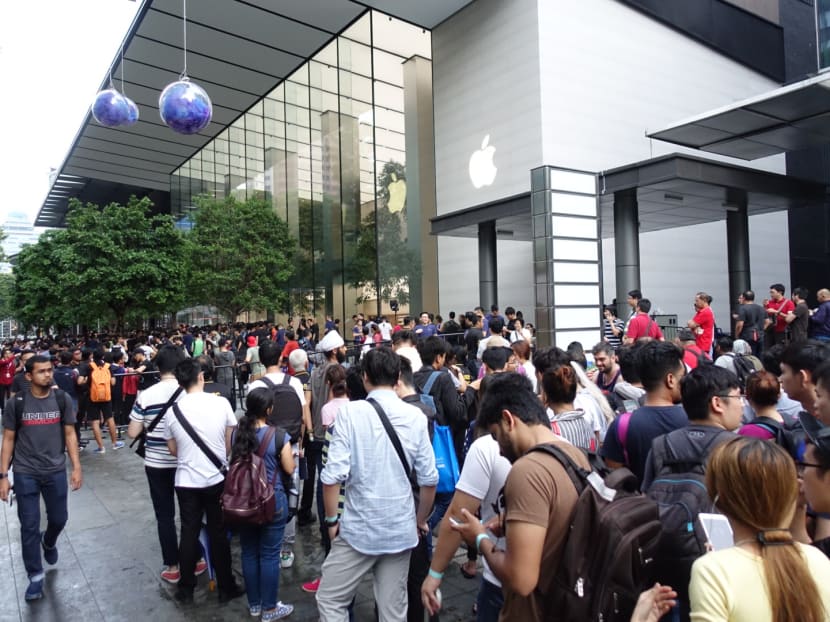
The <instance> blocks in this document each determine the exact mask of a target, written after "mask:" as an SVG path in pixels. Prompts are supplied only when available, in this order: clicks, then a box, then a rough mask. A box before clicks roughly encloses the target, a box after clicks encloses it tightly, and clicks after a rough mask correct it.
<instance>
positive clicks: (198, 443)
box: [173, 404, 228, 475]
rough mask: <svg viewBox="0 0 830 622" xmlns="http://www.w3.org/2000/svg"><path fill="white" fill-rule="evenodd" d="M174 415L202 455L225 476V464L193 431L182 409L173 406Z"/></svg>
mask: <svg viewBox="0 0 830 622" xmlns="http://www.w3.org/2000/svg"><path fill="white" fill-rule="evenodd" d="M173 414H174V415H176V420H177V421H178V422H179V423H180V424H181V426H182V428H184V431H185V432H187V435H188V436H189V437H190V438H191V439H192V440H193V442H194V443H196V446H197V447H198V448H199V449H201V450H202V453H204V454H205V456H207V458H208V460H210V461H211V462H212V463H213V466H215V467H216V468H217V469H218V470H219V472H220V473H221V474H222V475H225V474H226V473H227V472H228V469H227V467H226V466H225V463H224V462H222V461H221V460H220V459H219V458H217V457H216V454H214V453H213V452H212V451H211V449H210V448H209V447H208V446H207V445H206V444H205V441H203V440H202V437H201V436H199V434H198V433H197V432H196V430H194V429H193V426H192V425H190V422H189V421H188V420H187V419H186V418H185V416H184V414H182V410H181V408H179V405H178V404H173Z"/></svg>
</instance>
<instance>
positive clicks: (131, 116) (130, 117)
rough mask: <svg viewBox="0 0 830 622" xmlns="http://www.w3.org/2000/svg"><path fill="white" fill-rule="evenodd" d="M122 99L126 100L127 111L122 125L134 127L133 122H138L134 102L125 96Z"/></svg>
mask: <svg viewBox="0 0 830 622" xmlns="http://www.w3.org/2000/svg"><path fill="white" fill-rule="evenodd" d="M124 99H126V100H127V110H128V114H127V120H126V121H124V125H135V122H136V121H138V106H136V105H135V102H134V101H133V100H131V99H130V98H129V97H127V96H126V95H124Z"/></svg>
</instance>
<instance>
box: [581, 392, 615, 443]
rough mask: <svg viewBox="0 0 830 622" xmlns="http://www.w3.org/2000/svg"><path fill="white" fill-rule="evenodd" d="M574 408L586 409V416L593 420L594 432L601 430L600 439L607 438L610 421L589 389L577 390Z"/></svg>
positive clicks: (592, 427)
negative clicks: (606, 419)
mask: <svg viewBox="0 0 830 622" xmlns="http://www.w3.org/2000/svg"><path fill="white" fill-rule="evenodd" d="M574 408H576V409H577V410H583V411H585V418H586V419H588V421H590V422H591V429H592V430H593V431H594V432H599V439H600V441H602V440H603V439H604V438H605V432H606V431H607V430H608V423H607V422H606V421H605V415H603V414H602V409H601V408H600V407H599V404H597V401H596V400H595V399H594V396H593V395H591V394H590V393H589V392H588V390H587V389H579V390H578V391H577V392H576V398H575V399H574Z"/></svg>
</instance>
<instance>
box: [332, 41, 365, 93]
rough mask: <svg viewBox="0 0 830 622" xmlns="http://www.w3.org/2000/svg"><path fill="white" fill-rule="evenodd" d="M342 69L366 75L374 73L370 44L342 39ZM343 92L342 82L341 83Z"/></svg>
mask: <svg viewBox="0 0 830 622" xmlns="http://www.w3.org/2000/svg"><path fill="white" fill-rule="evenodd" d="M339 58H340V69H341V70H344V71H350V72H352V73H359V74H362V75H363V76H366V77H371V75H372V51H371V48H370V47H369V46H368V45H361V44H360V43H355V42H354V41H348V40H346V39H341V41H340V47H339ZM341 93H342V83H341Z"/></svg>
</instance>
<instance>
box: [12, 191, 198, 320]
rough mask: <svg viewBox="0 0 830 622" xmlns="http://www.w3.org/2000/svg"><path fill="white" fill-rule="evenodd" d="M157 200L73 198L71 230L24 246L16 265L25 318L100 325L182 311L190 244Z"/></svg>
mask: <svg viewBox="0 0 830 622" xmlns="http://www.w3.org/2000/svg"><path fill="white" fill-rule="evenodd" d="M151 206H152V203H151V201H150V200H149V199H147V198H144V199H137V198H135V197H131V198H130V200H129V201H128V203H127V205H120V204H118V203H111V204H109V205H106V206H104V207H103V208H101V207H99V206H97V205H94V204H91V203H89V204H86V205H83V204H81V203H80V202H79V201H77V200H73V201H71V202H70V205H69V212H68V215H67V218H66V223H67V227H66V229H63V230H60V231H50V232H47V233H46V234H44V235H43V236H41V238H40V240H39V241H38V243H37V244H35V245H32V246H29V247H26V248H24V249H23V250H22V251H21V253H20V255H19V256H18V265H17V266H16V268H15V271H14V272H15V277H16V279H15V288H14V297H13V298H14V305H15V309H16V315H17V317H18V318H19V319H20V320H21V321H22V322H24V323H26V324H29V325H32V324H37V325H39V326H50V325H52V326H57V327H64V326H71V325H73V324H75V323H82V324H84V323H85V324H93V323H95V322H97V321H98V320H100V319H102V318H104V319H106V318H112V319H113V320H114V322H115V325H116V329H117V330H121V329H122V328H123V327H124V324H125V321H126V320H127V319H128V318H141V317H147V316H152V315H159V314H162V313H168V312H172V311H175V310H176V309H178V308H179V306H180V305H181V304H182V302H183V300H184V298H183V287H182V285H183V275H184V274H185V270H186V265H185V260H186V253H185V251H186V248H185V245H184V244H183V236H182V234H181V232H180V231H178V230H177V229H176V228H175V227H174V225H173V219H172V217H170V216H169V215H151V214H150V207H151Z"/></svg>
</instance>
